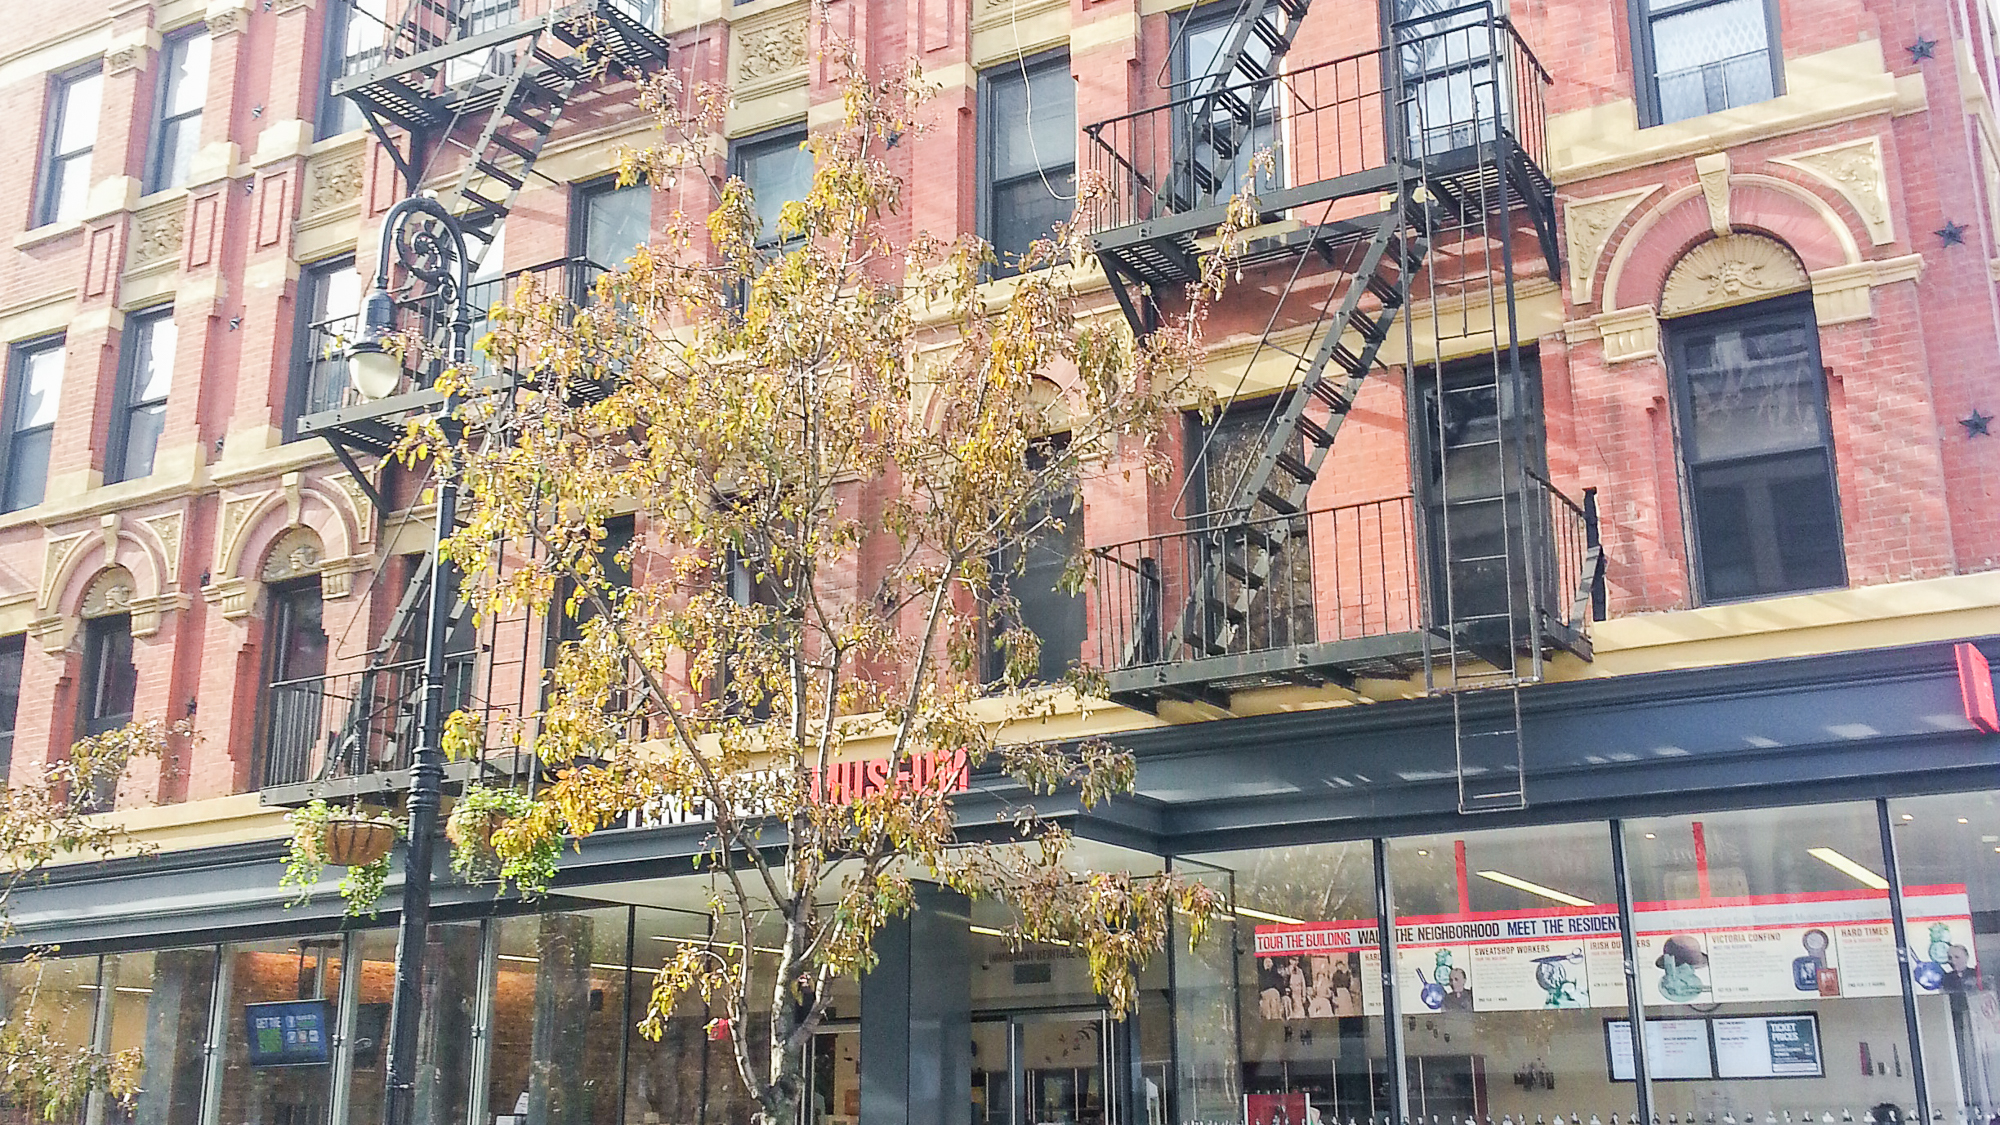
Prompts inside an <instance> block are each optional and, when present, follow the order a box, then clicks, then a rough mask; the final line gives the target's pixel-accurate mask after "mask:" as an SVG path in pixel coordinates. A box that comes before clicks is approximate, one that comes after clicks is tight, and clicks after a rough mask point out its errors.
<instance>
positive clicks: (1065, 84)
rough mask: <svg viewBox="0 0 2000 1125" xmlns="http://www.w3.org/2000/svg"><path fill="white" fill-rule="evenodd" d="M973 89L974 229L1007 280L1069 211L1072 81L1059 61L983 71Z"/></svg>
mask: <svg viewBox="0 0 2000 1125" xmlns="http://www.w3.org/2000/svg"><path fill="white" fill-rule="evenodd" d="M979 89H980V94H981V100H982V102H983V104H982V105H981V107H980V110H981V112H980V137H979V150H980V153H981V154H982V160H981V164H980V180H981V187H982V190H981V191H980V200H979V201H980V214H979V229H980V232H981V233H982V234H983V235H984V236H985V238H986V241H988V242H990V243H992V244H993V251H994V253H995V254H996V255H997V256H998V257H999V259H1000V265H999V269H998V271H997V272H999V273H1002V274H1010V273H1013V272H1015V271H1016V270H1018V269H1020V259H1021V257H1022V255H1024V254H1026V253H1027V252H1028V248H1029V247H1030V246H1032V245H1033V244H1034V241H1035V240H1036V239H1038V238H1047V237H1049V233H1050V232H1051V231H1052V230H1054V229H1055V226H1056V224H1058V223H1061V222H1064V221H1066V220H1067V219H1068V218H1069V217H1070V213H1071V211H1072V210H1074V208H1075V204H1076V79H1074V78H1072V77H1071V76H1070V71H1069V56H1068V55H1066V54H1057V55H1053V56H1043V57H1039V58H1034V59H1022V60H1021V61H1019V62H1011V63H1006V64H1004V65H1002V66H997V67H994V68H993V69H991V70H988V71H985V72H983V73H982V74H981V75H980V79H979Z"/></svg>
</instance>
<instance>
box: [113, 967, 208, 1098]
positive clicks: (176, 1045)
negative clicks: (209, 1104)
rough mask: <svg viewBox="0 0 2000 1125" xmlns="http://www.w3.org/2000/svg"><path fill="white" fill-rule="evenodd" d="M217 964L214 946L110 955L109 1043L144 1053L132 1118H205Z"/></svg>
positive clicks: (122, 1049) (115, 1048)
mask: <svg viewBox="0 0 2000 1125" xmlns="http://www.w3.org/2000/svg"><path fill="white" fill-rule="evenodd" d="M215 964H216V962H215V948H214V947H213V946H199V947H196V948H193V949H162V950H158V951H148V952H139V953H114V954H111V955H109V956H107V957H105V959H104V980H103V984H104V986H105V987H106V988H108V989H110V990H111V992H110V997H109V999H110V1002H111V1006H112V1016H111V1027H110V1036H109V1043H108V1045H109V1047H110V1049H111V1050H114V1051H127V1050H137V1051H140V1052H142V1053H143V1064H144V1070H143V1071H142V1072H141V1077H140V1080H139V1094H138V1098H137V1100H136V1102H135V1103H134V1105H133V1114H132V1117H133V1119H134V1120H136V1121H141V1122H148V1123H150V1122H156V1121H157V1122H179V1121H197V1120H199V1119H200V1113H201V1098H202V1087H203V1085H204V1083H203V1070H204V1067H205V1066H206V1064H207V1061H208V1050H207V1044H208V1033H209V1015H210V1013H209V1007H210V1005H211V1004H212V1003H213V1002H214V999H215Z"/></svg>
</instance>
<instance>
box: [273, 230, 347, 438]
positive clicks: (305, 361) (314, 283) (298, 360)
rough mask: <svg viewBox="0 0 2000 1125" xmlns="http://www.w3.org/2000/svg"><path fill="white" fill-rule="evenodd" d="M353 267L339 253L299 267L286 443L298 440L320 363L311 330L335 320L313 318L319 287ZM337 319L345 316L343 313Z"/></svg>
mask: <svg viewBox="0 0 2000 1125" xmlns="http://www.w3.org/2000/svg"><path fill="white" fill-rule="evenodd" d="M354 269H355V262H354V256H353V255H352V254H343V255H340V256H338V257H333V258H322V259H320V260H319V261H316V262H308V263H306V264H305V265H304V266H303V267H301V268H300V270H299V282H298V287H297V290H296V293H297V298H296V300H294V302H293V305H292V309H293V313H292V366H291V374H290V376H289V382H288V384H287V385H286V387H285V425H284V432H285V440H286V441H287V442H293V441H297V440H299V437H300V435H299V419H301V418H303V417H305V415H306V414H307V413H309V411H308V410H307V407H309V406H311V405H312V397H313V395H312V391H313V387H312V381H313V377H314V375H316V374H317V373H318V370H319V365H320V363H321V362H322V357H320V356H318V355H317V354H315V353H314V352H313V350H312V348H313V329H314V328H315V327H317V326H318V325H320V324H322V323H325V322H326V321H328V320H333V319H336V318H333V317H325V318H321V319H315V317H316V316H317V315H318V313H319V311H320V309H321V306H323V305H324V304H325V302H324V301H323V300H322V299H321V296H322V294H323V293H324V289H323V286H325V285H326V284H327V280H326V279H328V278H331V277H332V276H333V275H335V274H338V273H342V272H352V271H353V270H354ZM351 315H352V316H354V317H355V318H357V321H358V318H359V316H360V313H359V311H358V310H357V311H356V312H355V313H353V314H351ZM338 319H347V314H343V316H342V317H340V318H338ZM328 362H330V361H328Z"/></svg>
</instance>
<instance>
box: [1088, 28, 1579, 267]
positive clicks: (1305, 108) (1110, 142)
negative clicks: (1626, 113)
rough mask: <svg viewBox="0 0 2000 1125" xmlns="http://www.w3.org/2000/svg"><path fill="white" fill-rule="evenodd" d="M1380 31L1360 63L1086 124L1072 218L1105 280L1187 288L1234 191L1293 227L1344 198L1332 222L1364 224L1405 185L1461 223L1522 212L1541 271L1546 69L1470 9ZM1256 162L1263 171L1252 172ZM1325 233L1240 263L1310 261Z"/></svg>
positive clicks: (1546, 195)
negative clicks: (1090, 182)
mask: <svg viewBox="0 0 2000 1125" xmlns="http://www.w3.org/2000/svg"><path fill="white" fill-rule="evenodd" d="M1391 35H1392V42H1390V43H1388V44H1385V45H1383V46H1381V47H1378V48H1375V49H1373V50H1369V51H1364V52H1362V53H1360V54H1355V55H1349V56H1347V57H1345V58H1339V59H1333V60H1331V61H1328V62H1323V63H1318V64H1315V65H1311V66H1304V67H1299V68H1297V69H1294V70H1289V71H1285V72H1283V73H1278V74H1274V75H1272V76H1270V77H1267V78H1264V79H1261V80H1257V81H1250V82H1240V83H1237V84H1234V85H1231V86H1229V87H1226V88H1223V89H1221V90H1219V91H1204V92H1199V93H1194V94H1189V95H1187V96H1184V97H1179V98H1176V99H1174V100H1172V101H1168V102H1166V103H1164V104H1161V105H1156V106H1149V107H1147V108H1144V109H1140V110H1136V111H1134V112H1131V113H1127V114H1124V115H1122V116H1119V117H1114V118H1111V119H1109V120H1105V121H1099V122H1096V123H1095V124H1091V125H1088V126H1086V127H1085V128H1084V134H1085V135H1086V136H1087V137H1088V138H1089V143H1088V144H1087V145H1086V148H1085V154H1084V163H1085V167H1086V169H1087V171H1088V173H1089V174H1090V175H1091V176H1093V177H1095V178H1096V179H1097V180H1098V181H1099V182H1101V183H1102V184H1104V185H1105V187H1106V189H1107V192H1108V195H1107V198H1106V199H1105V200H1104V202H1103V204H1102V206H1100V207H1099V208H1097V209H1096V210H1094V211H1093V212H1091V213H1090V214H1089V215H1088V221H1089V223H1090V225H1091V230H1092V232H1093V235H1094V242H1095V249H1096V250H1097V251H1098V253H1099V254H1100V256H1102V257H1103V258H1104V259H1105V264H1106V266H1107V268H1108V269H1110V270H1112V271H1113V272H1114V273H1122V274H1124V275H1125V276H1127V277H1129V278H1131V279H1132V280H1136V281H1138V282H1141V283H1147V284H1158V283H1161V282H1169V281H1185V280H1187V279H1189V278H1191V277H1192V276H1194V263H1195V260H1196V257H1197V255H1198V247H1197V241H1196V240H1197V239H1198V238H1200V237H1202V236H1204V235H1207V234H1209V233H1212V232H1213V231H1214V229H1215V228H1216V227H1217V226H1218V225H1220V224H1221V222H1222V221H1223V218H1224V213H1225V209H1226V207H1227V204H1228V202H1229V200H1230V199H1231V197H1232V196H1234V195H1236V194H1238V193H1239V192H1242V191H1245V190H1246V189H1247V190H1249V191H1252V192H1254V194H1255V196H1256V200H1257V205H1258V208H1259V210H1260V211H1261V212H1262V213H1263V215H1264V216H1265V217H1266V218H1267V219H1269V220H1279V219H1283V218H1286V217H1292V218H1297V219H1301V220H1302V221H1303V218H1304V216H1303V213H1302V212H1301V211H1300V209H1301V208H1305V207H1308V206H1312V205H1317V204H1325V203H1328V202H1330V201H1333V200H1352V203H1351V204H1350V205H1349V206H1346V207H1344V208H1336V209H1335V211H1336V213H1335V214H1333V215H1332V216H1330V217H1329V218H1330V220H1334V221H1338V220H1343V219H1359V218H1364V217H1366V216H1367V215H1369V214H1372V213H1374V212H1377V211H1379V210H1380V209H1381V200H1380V196H1381V195H1383V194H1384V193H1394V192H1397V191H1398V190H1399V189H1406V188H1407V187H1408V186H1410V185H1412V184H1415V183H1422V184H1424V185H1425V187H1426V188H1427V190H1428V191H1429V192H1430V193H1431V196H1432V198H1433V199H1435V200H1437V201H1438V202H1440V203H1442V204H1444V205H1445V210H1446V211H1447V212H1448V213H1450V214H1453V215H1456V216H1459V217H1460V218H1461V221H1462V220H1463V218H1464V217H1466V216H1468V215H1469V213H1470V211H1471V210H1472V209H1473V208H1482V209H1484V210H1487V211H1490V210H1491V209H1493V208H1494V207H1496V206H1497V207H1499V208H1501V209H1503V210H1513V209H1520V210H1524V211H1525V212H1526V213H1527V216H1528V218H1529V219H1530V220H1531V221H1532V222H1533V223H1534V224H1535V226H1536V227H1537V229H1538V231H1539V232H1544V233H1545V237H1544V250H1545V252H1546V253H1547V255H1548V257H1549V260H1550V261H1551V262H1553V261H1554V260H1555V243H1554V234H1555V226H1554V223H1555V219H1554V194H1555V193H1554V188H1553V186H1552V185H1551V183H1550V181H1549V178H1548V176H1547V175H1546V174H1545V173H1544V171H1543V166H1544V165H1545V163H1546V144H1547V138H1546V124H1545V110H1544V105H1543V92H1544V89H1545V88H1546V86H1547V85H1548V83H1549V76H1548V73H1547V71H1545V70H1544V69H1543V68H1542V66H1541V64H1540V62H1539V61H1537V60H1536V59H1535V56H1534V54H1533V52H1532V51H1530V50H1529V49H1528V47H1527V44H1526V43H1525V42H1523V41H1522V39H1521V37H1520V35H1519V33H1518V32H1517V31H1516V30H1515V28H1514V26H1513V24H1512V23H1510V22H1509V21H1508V20H1507V19H1506V18H1505V17H1504V16H1500V15H1497V14H1495V13H1493V12H1492V10H1491V9H1490V8H1489V7H1487V6H1486V5H1484V4H1475V5H1468V6H1465V7H1461V8H1456V9H1452V10H1451V11H1448V12H1443V13H1438V14H1435V15H1427V16H1425V17H1423V18H1422V19H1420V20H1413V21H1406V22H1405V23H1403V24H1398V25H1396V26H1395V27H1394V28H1393V29H1392V32H1391ZM1259 154H1265V155H1266V156H1267V158H1268V159H1269V161H1270V166H1269V167H1259V166H1257V161H1258V159H1259ZM1253 173H1254V174H1253ZM1503 180H1504V181H1505V183H1506V187H1507V190H1506V191H1504V192H1502V191H1498V190H1497V189H1498V187H1499V185H1500V183H1501V182H1502V181H1503ZM1327 221H1328V219H1315V220H1313V222H1312V224H1311V225H1310V226H1309V227H1308V229H1307V230H1306V231H1305V232H1304V234H1305V236H1303V237H1297V238H1293V239H1291V240H1290V244H1289V245H1277V244H1266V245H1265V246H1262V247H1257V248H1255V249H1254V250H1253V252H1265V253H1273V254H1284V253H1292V254H1296V253H1299V252H1310V251H1312V250H1314V249H1317V247H1315V246H1314V245H1313V244H1312V238H1311V237H1310V236H1311V235H1313V234H1314V233H1316V228H1318V227H1320V226H1322V225H1325V223H1326V222H1327ZM1328 233H1329V234H1335V233H1338V232H1332V231H1329V232H1328Z"/></svg>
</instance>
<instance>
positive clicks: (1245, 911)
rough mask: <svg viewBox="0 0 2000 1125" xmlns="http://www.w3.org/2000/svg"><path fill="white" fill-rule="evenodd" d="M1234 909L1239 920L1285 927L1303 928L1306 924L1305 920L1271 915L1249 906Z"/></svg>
mask: <svg viewBox="0 0 2000 1125" xmlns="http://www.w3.org/2000/svg"><path fill="white" fill-rule="evenodd" d="M1233 909H1234V910H1235V911H1236V915H1237V917H1239V918H1257V919H1260V920H1262V921H1265V922H1276V923H1278V924H1279V925H1283V926H1302V925H1304V924H1305V919H1304V918H1287V917H1285V916H1284V915H1283V914H1272V913H1269V912H1268V911H1263V910H1252V909H1251V908H1250V907H1247V906H1238V907H1234V908H1233Z"/></svg>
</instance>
